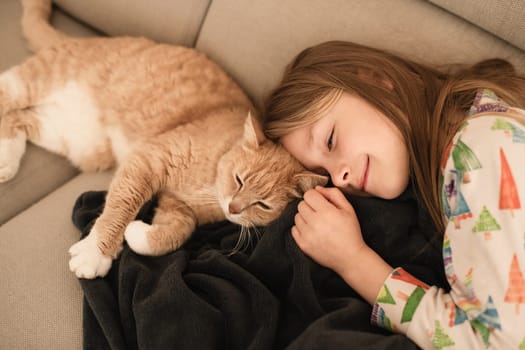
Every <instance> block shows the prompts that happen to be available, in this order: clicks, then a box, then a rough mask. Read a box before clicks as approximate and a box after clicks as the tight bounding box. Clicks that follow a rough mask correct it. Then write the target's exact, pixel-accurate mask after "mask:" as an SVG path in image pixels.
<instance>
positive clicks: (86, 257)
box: [69, 230, 113, 279]
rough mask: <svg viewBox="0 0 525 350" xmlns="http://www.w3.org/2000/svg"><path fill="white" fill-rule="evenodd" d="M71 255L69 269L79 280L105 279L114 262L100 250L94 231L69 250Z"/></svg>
mask: <svg viewBox="0 0 525 350" xmlns="http://www.w3.org/2000/svg"><path fill="white" fill-rule="evenodd" d="M69 254H70V255H71V259H70V260H69V269H70V270H71V271H72V272H74V273H75V275H76V276H77V277H78V278H87V279H93V278H95V277H104V276H105V275H106V274H107V273H108V271H109V269H110V268H111V262H112V260H113V259H112V258H111V257H110V256H107V255H104V254H102V253H101V252H100V249H98V246H97V237H96V231H95V230H92V231H91V232H90V233H89V235H88V236H87V237H86V238H84V239H83V240H81V241H78V242H77V243H75V244H73V245H72V246H71V248H69Z"/></svg>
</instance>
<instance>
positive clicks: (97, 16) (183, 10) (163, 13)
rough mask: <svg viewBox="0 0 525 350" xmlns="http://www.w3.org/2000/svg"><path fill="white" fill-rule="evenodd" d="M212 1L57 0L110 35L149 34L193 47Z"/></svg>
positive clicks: (61, 5)
mask: <svg viewBox="0 0 525 350" xmlns="http://www.w3.org/2000/svg"><path fill="white" fill-rule="evenodd" d="M210 1H211V0H191V1H186V0H170V1H165V0H150V1H141V0H132V1H130V0H112V1H107V0H90V1H78V0H54V2H55V3H57V4H58V5H59V6H60V7H62V8H63V9H65V10H66V11H67V12H68V13H70V14H72V15H73V16H75V17H77V18H80V19H81V20H82V21H84V22H85V23H89V24H90V25H91V26H93V27H95V28H98V29H100V30H102V31H103V32H105V33H107V34H110V35H114V36H115V35H135V36H147V37H149V38H151V39H154V40H157V41H160V42H166V43H172V44H182V45H186V46H193V44H194V43H195V40H196V38H197V35H198V33H199V29H200V27H201V25H202V21H203V20H204V17H205V15H206V11H207V9H208V6H209V3H210Z"/></svg>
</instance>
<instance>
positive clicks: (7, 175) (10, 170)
mask: <svg viewBox="0 0 525 350" xmlns="http://www.w3.org/2000/svg"><path fill="white" fill-rule="evenodd" d="M18 165H19V163H18V162H16V163H12V162H10V161H9V159H0V183H2V182H7V181H9V180H11V179H12V178H13V177H14V176H15V175H16V173H17V172H18Z"/></svg>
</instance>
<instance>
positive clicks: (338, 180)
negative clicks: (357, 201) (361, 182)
mask: <svg viewBox="0 0 525 350" xmlns="http://www.w3.org/2000/svg"><path fill="white" fill-rule="evenodd" d="M330 175H331V178H332V182H333V184H334V185H335V186H336V187H347V186H348V185H350V168H349V167H348V166H346V165H343V166H341V167H339V168H338V169H337V170H336V171H335V172H334V173H333V174H330Z"/></svg>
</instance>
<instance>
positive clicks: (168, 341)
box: [73, 188, 447, 350]
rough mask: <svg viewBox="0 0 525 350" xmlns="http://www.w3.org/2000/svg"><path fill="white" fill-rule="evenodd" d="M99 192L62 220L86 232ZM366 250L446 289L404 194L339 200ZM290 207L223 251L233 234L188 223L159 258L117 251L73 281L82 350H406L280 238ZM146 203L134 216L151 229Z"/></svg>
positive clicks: (425, 225) (231, 228)
mask: <svg viewBox="0 0 525 350" xmlns="http://www.w3.org/2000/svg"><path fill="white" fill-rule="evenodd" d="M105 195H106V193H105V192H86V193H83V194H82V195H80V197H79V198H78V199H77V201H76V203H75V205H74V208H73V222H74V224H75V225H76V226H77V227H78V228H79V229H80V231H81V232H82V235H86V234H87V233H88V232H89V229H90V228H91V226H92V225H93V223H94V221H95V219H96V218H97V217H98V215H100V213H101V211H102V209H103V207H104V200H105ZM349 200H350V201H351V203H352V204H353V205H354V208H355V210H356V213H357V215H358V217H359V219H360V223H361V228H362V231H363V235H364V238H365V240H366V241H367V243H368V244H369V245H370V246H371V247H372V248H373V249H375V250H376V251H377V252H379V253H380V254H381V255H382V256H383V257H384V258H385V260H386V261H387V262H389V263H390V264H391V265H392V266H402V267H404V268H405V269H406V270H407V271H409V272H410V273H412V274H413V275H415V276H416V277H419V278H420V279H422V280H423V281H425V282H427V283H428V284H432V285H437V286H440V287H443V288H447V283H446V279H445V276H444V273H443V263H442V258H441V237H439V235H437V234H436V232H435V229H434V227H433V225H432V224H431V221H430V219H429V218H428V216H427V215H426V214H425V213H424V212H423V211H422V210H420V207H421V206H420V205H419V204H418V200H417V198H416V197H415V196H414V194H413V192H412V190H411V189H410V188H409V189H408V190H407V191H406V192H405V193H403V194H402V195H401V196H400V197H399V198H397V199H395V200H390V201H385V200H381V199H376V198H358V197H349ZM297 203H298V202H294V203H291V204H290V205H289V206H288V208H287V209H286V211H285V212H284V213H283V214H282V216H281V217H280V218H279V219H278V220H276V221H275V222H274V223H272V224H271V225H269V226H268V227H266V228H261V229H260V230H259V231H260V233H261V235H260V237H257V235H256V234H254V235H252V239H251V240H250V241H249V242H248V243H247V244H246V245H245V246H244V247H243V249H242V250H238V251H234V247H235V245H236V243H237V240H238V238H239V233H240V230H239V227H238V226H237V225H235V224H233V223H229V222H221V223H216V224H210V225H204V226H201V227H199V228H198V229H197V230H196V232H195V233H194V235H193V236H192V238H191V239H190V240H189V241H188V242H187V243H186V244H185V245H184V246H183V247H181V248H180V249H179V250H177V251H175V252H173V253H170V254H167V255H165V256H160V257H146V256H140V255H137V254H135V253H134V252H133V251H131V250H130V249H129V248H128V247H127V246H126V245H125V247H124V249H123V251H122V253H121V254H120V256H119V258H118V259H117V260H116V261H115V262H114V264H113V266H112V268H111V270H110V272H109V274H108V275H107V276H106V277H105V278H98V279H95V280H80V284H81V287H82V289H83V292H84V307H83V342H84V349H86V350H89V349H96V350H101V349H113V350H124V349H155V350H158V349H192V350H193V349H200V350H201V349H239V350H241V349H242V350H246V349H254V350H255V349H261V350H270V349H271V350H273V349H285V348H286V349H301V350H304V349H339V348H352V349H374V350H377V349H389V350H393V349H402V350H408V349H417V346H416V345H415V344H414V343H413V342H411V341H410V340H409V339H408V338H406V337H405V336H403V335H399V334H391V333H388V332H386V331H384V330H382V329H379V328H377V327H374V326H372V325H370V313H371V306H370V305H368V304H367V303H366V302H365V301H364V300H363V299H361V298H360V297H359V295H357V294H356V293H355V292H354V291H353V290H352V289H351V288H350V287H349V286H348V285H347V284H345V283H344V281H343V280H342V279H341V278H339V277H338V276H337V275H336V274H335V273H334V272H332V271H330V270H328V269H326V268H323V267H321V266H319V265H317V264H316V263H314V262H313V261H312V260H311V259H310V258H308V257H306V256H305V255H304V254H303V253H302V252H301V251H300V250H299V248H298V247H297V245H296V244H295V242H294V240H293V238H292V237H291V234H290V228H291V227H292V225H293V217H294V215H295V213H296V208H297ZM155 206H156V201H155V199H153V200H152V201H150V202H148V203H147V204H146V205H145V206H144V207H143V208H142V210H141V211H140V212H139V214H138V216H137V218H138V219H140V220H143V221H145V222H151V218H152V217H153V215H154V212H155Z"/></svg>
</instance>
